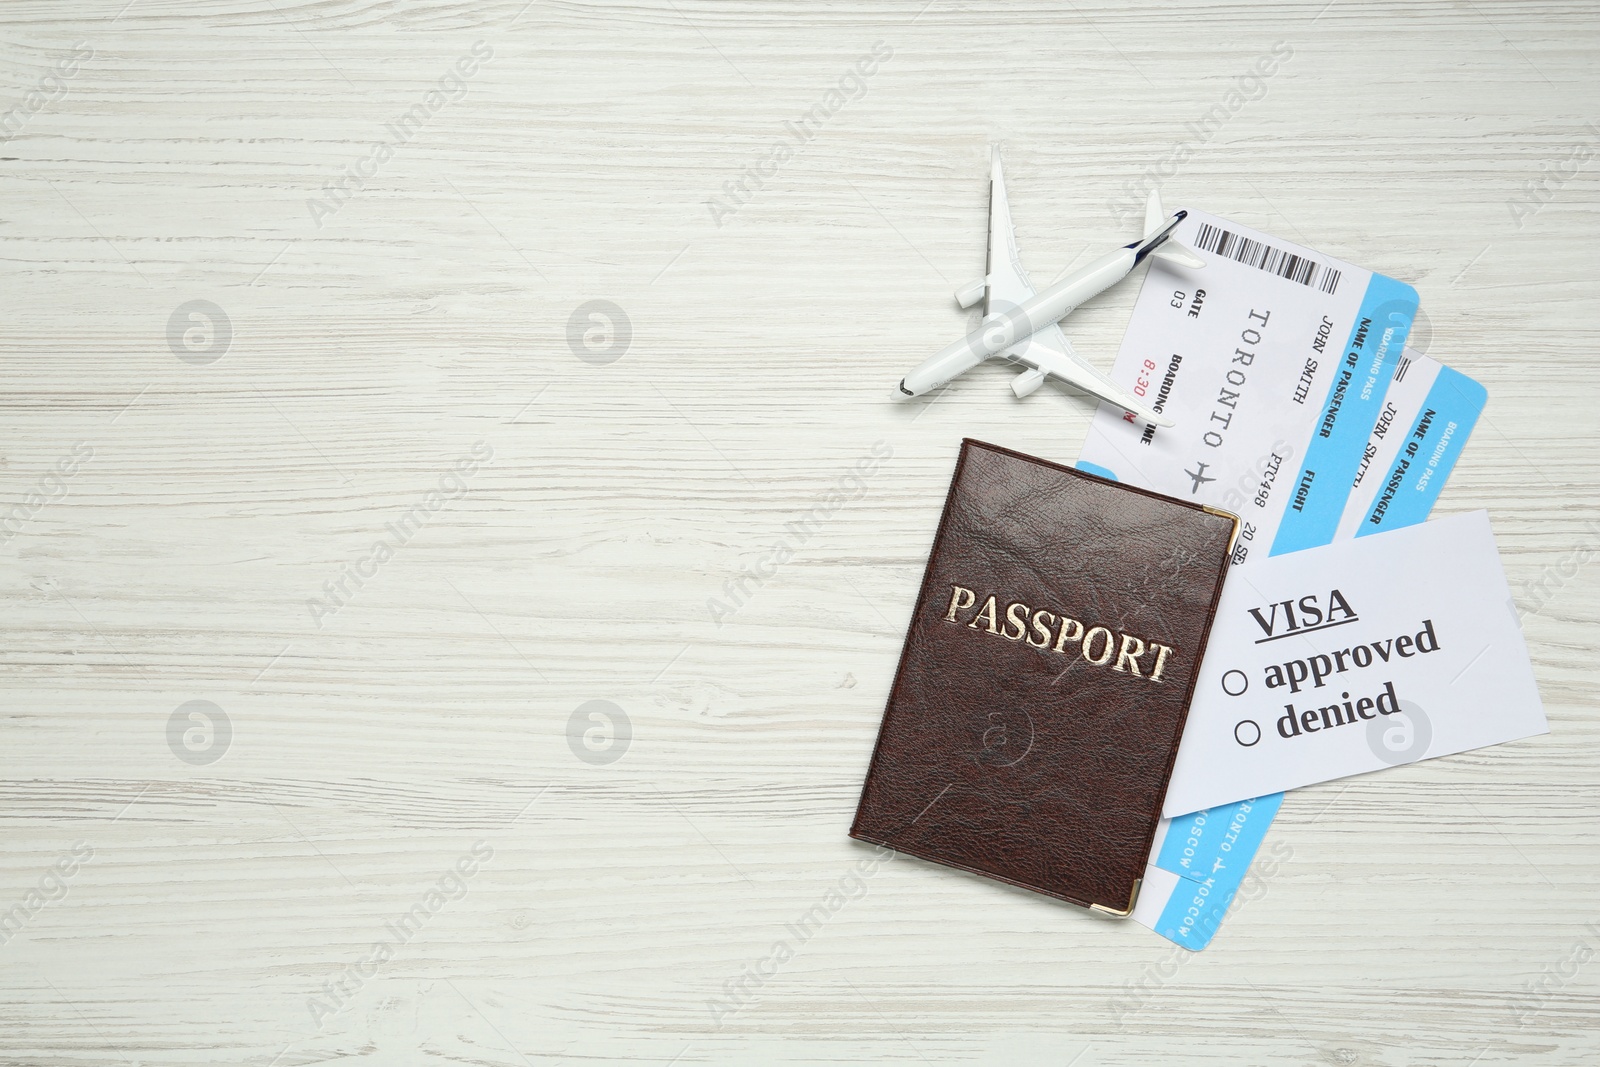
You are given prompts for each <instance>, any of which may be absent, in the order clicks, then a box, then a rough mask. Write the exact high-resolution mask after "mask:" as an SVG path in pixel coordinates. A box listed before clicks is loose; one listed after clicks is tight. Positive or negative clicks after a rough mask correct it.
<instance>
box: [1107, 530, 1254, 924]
mask: <svg viewBox="0 0 1600 1067" xmlns="http://www.w3.org/2000/svg"><path fill="white" fill-rule="evenodd" d="M1200 507H1201V510H1203V511H1204V512H1205V513H1206V514H1207V515H1217V516H1220V517H1222V518H1224V519H1227V520H1228V521H1229V522H1231V523H1233V533H1232V534H1230V535H1229V536H1228V555H1230V556H1231V555H1233V546H1234V545H1236V544H1238V542H1239V516H1237V515H1235V514H1234V513H1233V512H1231V511H1223V510H1222V509H1221V508H1214V507H1212V506H1211V505H1210V504H1201V505H1200ZM1128 910H1129V911H1132V910H1133V905H1131V904H1130V905H1128Z"/></svg>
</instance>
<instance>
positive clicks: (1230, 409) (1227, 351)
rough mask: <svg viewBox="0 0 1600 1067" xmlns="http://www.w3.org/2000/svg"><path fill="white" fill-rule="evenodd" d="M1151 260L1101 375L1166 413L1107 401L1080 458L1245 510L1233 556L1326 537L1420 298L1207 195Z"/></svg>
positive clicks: (1101, 469) (1170, 490)
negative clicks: (1228, 213) (1169, 250)
mask: <svg viewBox="0 0 1600 1067" xmlns="http://www.w3.org/2000/svg"><path fill="white" fill-rule="evenodd" d="M1174 236H1175V239H1176V240H1179V241H1182V242H1183V243H1185V244H1187V245H1189V246H1191V247H1192V248H1194V249H1195V250H1196V251H1197V252H1198V253H1199V254H1200V256H1201V258H1202V259H1204V260H1205V261H1206V262H1205V266H1203V267H1200V268H1196V269H1190V268H1186V267H1180V266H1177V265H1174V264H1169V263H1166V262H1164V261H1160V260H1157V261H1156V262H1155V265H1154V266H1152V267H1151V268H1150V271H1149V273H1148V274H1147V275H1146V276H1145V280H1144V285H1143V287H1142V288H1141V289H1140V291H1139V297H1138V299H1137V301H1136V302H1135V304H1134V310H1133V317H1132V319H1131V320H1130V321H1129V323H1128V331H1127V333H1126V334H1125V335H1124V337H1123V340H1122V347H1121V349H1120V350H1119V351H1118V353H1117V361H1116V364H1115V365H1114V367H1113V369H1112V371H1111V377H1112V378H1113V379H1114V380H1115V381H1117V383H1118V384H1120V385H1122V386H1124V387H1125V388H1129V389H1131V390H1132V391H1133V393H1134V394H1135V395H1136V396H1139V397H1141V398H1143V399H1144V401H1145V403H1147V404H1149V405H1150V406H1151V407H1152V408H1154V409H1155V410H1156V411H1159V412H1161V413H1162V414H1163V415H1165V416H1167V417H1168V418H1170V419H1172V420H1173V421H1174V422H1175V423H1176V425H1175V426H1172V427H1159V426H1156V425H1154V424H1152V423H1147V422H1144V421H1142V420H1140V419H1139V418H1138V417H1137V416H1135V415H1133V414H1132V413H1129V412H1125V411H1123V410H1122V409H1121V408H1118V407H1114V406H1112V405H1109V404H1102V405H1101V407H1100V410H1099V411H1098V412H1097V413H1096V415H1095V418H1094V421H1093V422H1092V423H1091V424H1090V427H1089V435H1088V438H1087V439H1086V440H1085V441H1084V445H1083V452H1082V453H1081V455H1080V456H1079V460H1078V466H1079V467H1080V468H1082V469H1084V470H1087V471H1090V472H1091V473H1098V474H1104V475H1107V476H1110V477H1115V478H1117V479H1118V480H1120V481H1123V482H1128V483H1130V484H1133V485H1138V486H1141V487H1143V488H1146V489H1154V490H1156V491H1157V492H1160V493H1166V494H1168V495H1169V496H1175V497H1179V498H1181V499H1184V500H1193V501H1194V502H1196V503H1200V504H1210V505H1212V506H1213V507H1220V508H1222V509H1223V510H1225V511H1230V512H1233V513H1234V514H1236V515H1238V516H1239V517H1240V519H1241V520H1242V526H1241V529H1240V533H1239V541H1238V543H1237V545H1236V546H1235V549H1234V559H1233V564H1234V566H1235V567H1248V565H1249V562H1250V557H1251V555H1252V554H1258V555H1271V554H1274V553H1280V552H1290V551H1293V550H1294V549H1295V548H1307V547H1311V546H1313V545H1322V544H1327V543H1328V542H1330V541H1331V540H1332V539H1333V537H1334V534H1335V532H1336V531H1337V529H1338V525H1339V521H1340V519H1341V518H1342V517H1343V515H1344V507H1345V504H1346V503H1347V502H1348V500H1349V498H1350V492H1351V487H1352V486H1353V485H1354V482H1355V477H1356V473H1357V471H1358V469H1359V468H1360V465H1361V459H1362V456H1363V454H1364V453H1365V450H1366V445H1367V443H1368V440H1369V436H1370V433H1371V431H1372V429H1373V427H1374V425H1375V424H1376V422H1377V420H1378V416H1379V415H1380V413H1381V412H1382V409H1383V400H1384V397H1385V395H1386V394H1387V393H1388V391H1389V387H1390V385H1391V384H1392V382H1393V380H1394V375H1395V370H1396V369H1397V368H1398V367H1399V365H1400V361H1401V355H1402V352H1403V350H1404V345H1405V338H1406V333H1407V332H1408V331H1409V330H1410V328H1411V321H1412V319H1413V317H1414V316H1415V315H1416V311H1417V292H1416V290H1415V289H1413V288H1412V287H1411V286H1409V285H1407V284H1405V283H1404V282H1400V281H1396V280H1395V279H1393V278H1388V277H1385V276H1384V275H1381V274H1374V273H1373V272H1372V271H1369V270H1363V269H1362V268H1360V267H1357V266H1355V265H1354V264H1350V263H1345V262H1342V261H1340V260H1335V259H1332V258H1331V257H1328V256H1324V255H1322V254H1321V253H1318V252H1314V251H1312V250H1311V249H1308V248H1302V247H1300V246H1298V245H1294V244H1291V243H1289V242H1286V241H1280V240H1278V239H1276V238H1273V237H1270V236H1268V235H1266V234H1264V233H1261V232H1259V231H1257V230H1253V229H1250V228H1249V227H1246V226H1240V225H1239V224H1238V223H1235V222H1230V221H1228V220H1226V219H1222V218H1218V217H1217V216H1215V215H1210V214H1207V213H1206V212H1203V211H1190V212H1189V213H1188V215H1187V217H1185V219H1184V220H1183V221H1182V222H1181V223H1179V224H1178V228H1177V231H1176V233H1175V235H1174Z"/></svg>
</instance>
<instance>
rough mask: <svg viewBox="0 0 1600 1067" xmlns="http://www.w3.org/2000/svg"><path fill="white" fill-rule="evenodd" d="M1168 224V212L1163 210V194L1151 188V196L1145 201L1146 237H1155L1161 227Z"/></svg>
mask: <svg viewBox="0 0 1600 1067" xmlns="http://www.w3.org/2000/svg"><path fill="white" fill-rule="evenodd" d="M1166 224H1167V213H1166V212H1165V211H1162V210H1161V194H1160V193H1159V192H1157V191H1156V190H1154V189H1152V190H1150V196H1149V197H1148V198H1147V199H1146V200H1145V202H1144V235H1145V237H1146V238H1150V237H1154V236H1155V235H1156V233H1157V232H1158V231H1159V230H1160V229H1161V227H1163V226H1165V225H1166Z"/></svg>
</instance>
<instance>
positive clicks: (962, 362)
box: [898, 148, 1205, 426]
mask: <svg viewBox="0 0 1600 1067" xmlns="http://www.w3.org/2000/svg"><path fill="white" fill-rule="evenodd" d="M1186 214H1187V213H1186V212H1183V211H1180V212H1178V213H1177V214H1175V215H1173V216H1171V217H1170V218H1169V217H1165V216H1164V215H1163V214H1162V211H1161V199H1160V197H1159V196H1158V195H1157V194H1156V193H1155V192H1154V191H1152V192H1151V193H1150V199H1149V200H1148V201H1147V202H1146V203H1145V207H1144V236H1143V237H1141V238H1139V239H1138V240H1137V241H1134V242H1133V243H1132V244H1129V245H1125V246H1123V247H1122V248H1118V249H1116V250H1115V251H1113V252H1108V253H1106V254H1105V255H1104V256H1101V257H1100V258H1099V259H1097V260H1095V261H1094V262H1093V263H1090V264H1089V265H1088V266H1086V267H1084V268H1082V269H1081V270H1078V271H1074V272H1073V273H1072V274H1069V275H1067V276H1066V277H1063V278H1061V279H1060V280H1058V281H1055V282H1052V283H1051V284H1050V285H1049V286H1047V287H1046V288H1045V289H1044V290H1043V291H1042V292H1041V291H1036V290H1035V289H1034V287H1033V283H1032V282H1030V281H1029V280H1028V273H1027V271H1025V270H1023V269H1022V263H1021V262H1020V261H1019V260H1018V259H1017V235H1016V232H1015V231H1014V230H1013V229H1012V227H1011V207H1010V205H1009V204H1008V203H1007V202H1006V179H1005V175H1004V174H1003V173H1002V172H1001V170H1000V150H999V149H998V148H995V149H993V150H992V154H991V160H990V170H989V255H988V263H987V264H986V267H985V273H984V276H983V277H982V278H980V279H978V280H977V281H975V282H973V283H971V284H970V285H965V286H963V287H961V288H960V289H957V290H956V302H957V303H958V304H960V305H961V306H962V307H964V308H966V307H971V306H972V305H973V304H976V303H977V302H978V301H979V300H982V301H984V305H983V324H982V325H981V326H979V327H978V328H977V329H976V330H974V331H972V332H971V333H969V334H968V335H967V336H966V337H964V338H962V339H961V340H959V341H957V342H956V343H955V344H953V345H951V346H950V347H948V348H946V349H944V350H943V351H942V352H939V353H937V354H936V355H933V356H930V357H929V358H928V359H927V360H925V361H924V362H923V363H922V364H921V365H920V366H919V367H917V369H916V370H914V371H912V372H911V373H910V374H908V375H906V376H905V377H904V378H902V379H901V380H900V388H899V391H898V395H899V396H901V397H910V396H920V395H922V394H923V393H926V392H927V391H928V390H930V389H937V388H938V387H939V386H941V385H943V384H944V383H946V382H948V381H949V380H950V379H952V378H954V377H956V376H957V375H959V374H962V373H964V372H966V371H969V370H971V369H972V368H973V367H976V366H977V365H978V364H979V363H982V362H983V361H984V360H986V359H988V358H989V357H990V356H994V355H1003V356H1005V358H1007V359H1009V360H1011V361H1012V362H1014V363H1021V364H1023V365H1024V366H1026V367H1027V368H1028V369H1027V370H1025V371H1023V372H1022V373H1021V374H1019V375H1017V377H1016V378H1015V379H1014V380H1013V381H1012V383H1011V391H1012V392H1014V393H1016V394H1017V396H1019V397H1024V396H1027V395H1028V394H1029V393H1031V392H1033V391H1034V390H1035V389H1037V388H1039V386H1040V385H1042V384H1044V380H1045V379H1046V378H1048V377H1051V376H1054V377H1056V378H1060V379H1061V380H1063V381H1066V382H1071V383H1072V384H1073V385H1075V386H1077V387H1078V388H1079V389H1082V390H1084V391H1085V392H1087V393H1092V394H1093V395H1095V396H1097V397H1100V398H1101V399H1102V400H1108V401H1110V402H1111V403H1113V404H1116V405H1118V406H1120V407H1122V408H1124V409H1126V410H1128V411H1131V412H1133V413H1134V414H1135V415H1137V416H1138V417H1139V418H1141V419H1144V420H1145V421H1147V422H1153V423H1155V424H1156V425H1158V426H1171V425H1173V422H1172V420H1171V419H1168V418H1165V417H1163V416H1161V415H1159V414H1157V413H1156V412H1154V411H1152V410H1151V409H1150V408H1148V407H1147V406H1145V405H1144V404H1141V403H1140V402H1139V401H1138V400H1137V399H1136V398H1135V397H1134V396H1133V395H1132V394H1131V393H1129V392H1128V391H1127V390H1125V389H1123V388H1122V386H1120V385H1118V384H1117V383H1116V382H1114V381H1112V380H1111V379H1110V378H1108V377H1106V376H1105V375H1104V374H1102V373H1100V372H1099V371H1098V370H1095V369H1094V368H1093V367H1091V366H1090V365H1089V364H1088V363H1086V362H1085V361H1083V360H1082V359H1080V358H1078V356H1077V355H1075V354H1074V353H1073V351H1072V345H1071V344H1070V343H1069V342H1068V341H1067V338H1066V335H1065V334H1063V333H1062V332H1061V327H1060V326H1058V325H1057V323H1058V322H1059V321H1060V320H1061V319H1063V318H1065V317H1066V316H1067V315H1068V314H1069V313H1070V312H1071V311H1072V310H1073V309H1074V308H1076V307H1077V306H1078V305H1079V304H1081V303H1083V302H1084V301H1085V300H1088V299H1089V298H1090V297H1092V296H1095V295H1097V294H1099V293H1101V292H1104V291H1105V290H1106V289H1109V288H1111V286H1112V285H1114V284H1116V283H1117V282H1119V281H1121V280H1122V279H1123V278H1126V277H1127V276H1128V275H1129V274H1131V273H1132V272H1133V269H1134V268H1135V267H1137V266H1138V265H1139V264H1141V263H1143V262H1144V260H1145V257H1146V256H1155V257H1156V258H1158V259H1165V260H1169V261H1170V262H1173V263H1177V264H1180V265H1182V266H1185V267H1203V266H1205V261H1204V260H1203V259H1201V258H1200V257H1199V256H1197V255H1195V254H1194V253H1193V252H1192V251H1190V250H1189V249H1188V248H1186V247H1185V246H1183V245H1181V244H1179V243H1178V242H1176V241H1173V240H1171V239H1170V238H1171V236H1172V231H1173V230H1174V229H1176V228H1177V225H1178V223H1180V222H1182V221H1183V219H1184V216H1185V215H1186Z"/></svg>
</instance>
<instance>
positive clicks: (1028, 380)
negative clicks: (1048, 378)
mask: <svg viewBox="0 0 1600 1067" xmlns="http://www.w3.org/2000/svg"><path fill="white" fill-rule="evenodd" d="M1044 379H1045V373H1044V371H1042V370H1025V371H1023V372H1022V373H1021V374H1019V375H1017V376H1016V377H1015V378H1013V379H1011V391H1012V392H1013V393H1016V394H1017V396H1018V397H1019V398H1020V397H1024V396H1027V395H1028V394H1029V393H1031V392H1033V391H1034V390H1036V389H1038V388H1039V386H1041V385H1043V384H1044Z"/></svg>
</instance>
